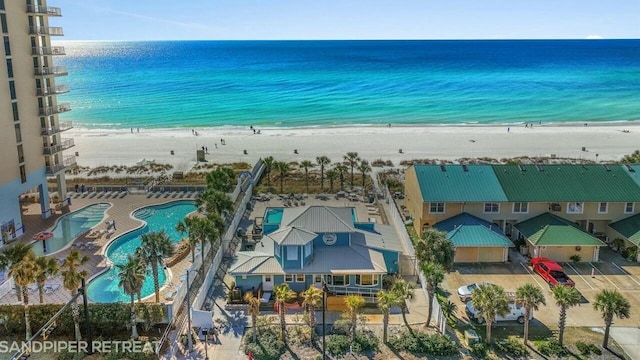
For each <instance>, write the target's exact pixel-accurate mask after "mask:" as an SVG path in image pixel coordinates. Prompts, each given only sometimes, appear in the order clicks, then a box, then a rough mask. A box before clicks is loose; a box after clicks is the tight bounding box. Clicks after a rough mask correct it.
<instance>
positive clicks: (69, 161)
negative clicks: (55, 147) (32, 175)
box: [45, 155, 76, 176]
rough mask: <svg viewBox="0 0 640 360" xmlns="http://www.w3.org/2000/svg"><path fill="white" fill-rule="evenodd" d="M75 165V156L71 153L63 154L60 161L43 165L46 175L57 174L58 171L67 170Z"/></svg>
mask: <svg viewBox="0 0 640 360" xmlns="http://www.w3.org/2000/svg"><path fill="white" fill-rule="evenodd" d="M74 166H76V157H75V156H73V155H69V156H65V157H64V159H63V160H62V163H60V164H55V165H47V166H46V167H45V174H46V175H47V176H54V175H57V174H58V173H59V172H61V171H64V170H67V169H69V168H72V167H74Z"/></svg>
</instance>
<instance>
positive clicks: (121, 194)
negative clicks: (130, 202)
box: [119, 191, 127, 199]
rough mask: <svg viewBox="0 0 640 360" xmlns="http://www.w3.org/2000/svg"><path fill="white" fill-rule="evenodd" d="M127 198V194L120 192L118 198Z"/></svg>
mask: <svg viewBox="0 0 640 360" xmlns="http://www.w3.org/2000/svg"><path fill="white" fill-rule="evenodd" d="M125 196H127V192H126V191H120V196H119V198H120V199H122V198H123V197H125Z"/></svg>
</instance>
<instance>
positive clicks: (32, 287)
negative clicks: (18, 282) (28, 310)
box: [27, 284, 38, 293]
mask: <svg viewBox="0 0 640 360" xmlns="http://www.w3.org/2000/svg"><path fill="white" fill-rule="evenodd" d="M27 289H29V292H31V293H33V292H36V291H38V284H31V285H29V286H27Z"/></svg>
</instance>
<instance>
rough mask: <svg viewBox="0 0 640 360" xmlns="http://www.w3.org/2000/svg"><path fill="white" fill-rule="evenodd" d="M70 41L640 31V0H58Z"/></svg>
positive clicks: (56, 22) (637, 34) (56, 21)
mask: <svg viewBox="0 0 640 360" xmlns="http://www.w3.org/2000/svg"><path fill="white" fill-rule="evenodd" d="M48 5H49V6H56V7H60V8H62V14H63V17H62V18H51V20H50V23H51V25H52V26H62V27H63V28H64V33H65V37H64V40H297V39H304V40H307V39H308V40H316V39H584V38H599V37H602V38H606V39H612V38H636V39H637V38H640V0H616V1H602V0H558V1H550V0H537V1H534V0H482V1H478V0H438V1H433V0H200V1H185V0H176V1H167V0H135V1H131V0H127V1H125V0H51V1H48Z"/></svg>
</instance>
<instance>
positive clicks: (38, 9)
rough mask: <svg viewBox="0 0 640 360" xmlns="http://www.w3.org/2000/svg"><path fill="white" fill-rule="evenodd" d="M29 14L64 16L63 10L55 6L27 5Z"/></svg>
mask: <svg viewBox="0 0 640 360" xmlns="http://www.w3.org/2000/svg"><path fill="white" fill-rule="evenodd" d="M27 12H28V13H29V14H40V15H49V16H62V10H61V9H60V8H58V7H53V6H40V5H27Z"/></svg>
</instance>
